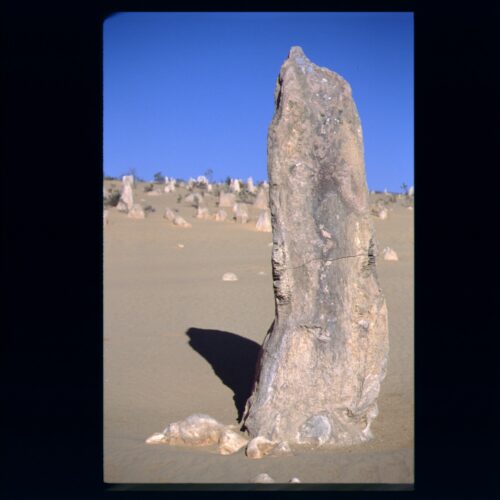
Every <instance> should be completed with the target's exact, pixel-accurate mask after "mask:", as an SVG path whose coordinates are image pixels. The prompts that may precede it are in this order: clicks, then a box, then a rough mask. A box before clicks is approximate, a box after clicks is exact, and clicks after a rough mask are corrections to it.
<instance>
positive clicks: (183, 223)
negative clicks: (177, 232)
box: [172, 215, 192, 228]
mask: <svg viewBox="0 0 500 500" xmlns="http://www.w3.org/2000/svg"><path fill="white" fill-rule="evenodd" d="M172 222H173V223H174V225H176V226H179V227H186V228H188V227H192V225H191V224H190V223H189V222H187V221H186V220H185V219H184V218H183V217H181V216H180V215H176V216H175V218H174V220H173V221H172Z"/></svg>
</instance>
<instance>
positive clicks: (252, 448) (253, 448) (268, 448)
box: [245, 436, 278, 459]
mask: <svg viewBox="0 0 500 500" xmlns="http://www.w3.org/2000/svg"><path fill="white" fill-rule="evenodd" d="M277 444H278V443H276V442H275V441H270V440H269V439H266V438H265V437H263V436H257V437H255V438H253V439H252V440H251V441H250V442H249V443H248V445H247V448H246V450H245V453H246V455H247V457H248V458H254V459H258V458H262V457H265V456H266V455H269V454H270V453H271V452H272V451H273V449H274V448H275V447H276V446H277Z"/></svg>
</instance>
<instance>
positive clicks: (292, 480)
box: [288, 477, 302, 483]
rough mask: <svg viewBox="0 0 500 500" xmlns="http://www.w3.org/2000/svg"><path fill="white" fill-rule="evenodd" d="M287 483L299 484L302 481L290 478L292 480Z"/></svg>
mask: <svg viewBox="0 0 500 500" xmlns="http://www.w3.org/2000/svg"><path fill="white" fill-rule="evenodd" d="M288 482H289V483H301V482H302V481H301V480H300V479H299V478H298V477H292V479H290V481H288Z"/></svg>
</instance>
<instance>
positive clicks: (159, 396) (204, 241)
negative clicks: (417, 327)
mask: <svg viewBox="0 0 500 500" xmlns="http://www.w3.org/2000/svg"><path fill="white" fill-rule="evenodd" d="M112 185H113V186H114V187H115V188H117V189H119V188H121V182H120V181H105V188H109V187H111V186H112ZM144 186H145V184H144V183H137V185H136V186H135V188H134V202H136V203H140V204H141V205H142V206H143V207H145V206H147V205H150V206H152V207H153V208H154V209H155V212H150V213H148V214H147V217H146V218H145V219H142V220H141V219H131V218H129V217H127V215H126V214H124V213H121V212H119V211H118V210H117V209H116V208H108V223H107V224H105V225H104V228H103V231H104V255H103V268H104V278H103V297H104V338H103V342H104V382H103V383H104V403H103V404H104V481H105V482H106V483H225V484H231V483H250V482H251V480H252V479H253V478H254V477H255V476H257V475H258V474H260V473H264V472H265V473H267V474H269V475H270V476H271V477H272V478H273V479H274V480H275V481H276V483H288V481H289V480H290V479H291V478H292V477H298V478H299V479H300V481H301V482H302V483H316V484H317V483H405V484H408V483H413V478H414V468H413V453H414V452H413V444H414V441H413V426H414V423H413V414H414V402H413V398H414V379H413V366H414V365H413V330H414V325H413V323H414V307H413V296H414V295H413V257H414V253H413V210H409V209H408V208H407V207H406V206H405V205H406V204H407V200H406V199H402V198H400V199H397V200H396V201H395V202H391V203H388V204H387V208H388V217H387V219H385V220H382V219H380V218H378V217H376V216H373V220H374V225H375V231H376V238H377V241H378V252H379V254H380V255H379V257H378V258H377V272H378V276H379V281H380V286H381V288H382V290H383V292H384V294H385V297H386V301H387V307H388V312H389V335H390V354H389V363H388V372H387V377H386V379H385V380H384V382H383V383H382V388H381V392H380V397H379V400H378V405H379V416H378V417H377V418H376V419H375V421H374V423H373V425H372V430H373V433H374V436H375V437H374V438H373V439H372V440H370V441H368V442H367V443H364V444H361V445H357V446H353V447H348V448H337V449H321V448H320V449H317V450H314V451H306V450H303V451H302V450H301V451H300V452H297V453H296V454H294V455H293V456H288V457H265V458H263V459H261V460H251V459H249V458H247V457H246V456H245V453H244V449H242V450H240V451H239V452H237V453H236V454H234V455H228V456H223V455H220V454H218V453H217V451H216V449H215V448H212V447H206V448H188V447H178V446H168V445H148V444H146V443H145V439H146V438H148V437H149V436H150V435H152V434H153V433H155V432H159V431H162V430H163V429H164V428H165V427H166V426H167V425H168V424H169V423H171V422H174V421H178V420H182V419H184V418H185V417H187V416H188V415H191V414H193V413H205V414H208V415H210V416H211V417H213V418H215V419H217V420H218V421H219V422H221V423H223V424H227V425H229V424H237V423H238V418H239V417H240V416H241V413H242V411H243V407H244V404H245V400H246V398H247V396H248V395H249V392H250V385H249V384H250V383H251V378H252V374H253V370H254V365H255V360H256V356H257V352H258V349H259V346H260V344H261V342H262V340H263V339H264V336H265V334H266V332H267V330H268V328H269V326H270V324H271V322H272V320H273V318H274V296H273V287H272V274H271V247H270V243H271V241H272V236H271V233H261V232H258V231H257V230H256V229H255V224H256V221H257V218H258V215H259V214H260V210H256V209H253V208H250V210H249V215H250V221H249V222H248V223H247V224H237V223H236V222H234V221H233V220H232V216H233V213H232V212H231V209H226V211H227V212H228V215H229V217H228V219H227V220H226V221H224V222H216V221H214V220H203V219H197V218H195V214H196V209H195V208H194V207H192V206H190V205H189V204H187V203H184V202H182V201H181V202H178V201H177V200H178V197H179V195H182V196H184V195H185V194H187V193H188V191H187V190H186V189H183V188H179V189H177V190H176V191H175V192H173V193H168V194H166V193H161V195H158V196H148V195H147V193H145V192H144ZM161 187H162V186H161ZM384 197H385V198H386V199H387V198H388V195H383V194H370V201H371V203H375V201H376V200H377V199H384ZM206 199H207V200H208V203H207V205H208V207H209V210H210V212H211V213H215V212H216V209H217V207H216V201H217V198H216V197H207V198H206ZM167 206H168V207H170V208H171V209H174V210H178V214H179V215H181V216H182V217H184V218H185V219H186V221H188V222H189V223H191V224H192V227H191V228H182V227H177V226H174V225H173V224H172V223H171V222H169V221H168V220H167V219H165V218H163V213H164V209H165V207H167ZM385 247H390V248H392V249H394V250H395V251H396V252H397V255H398V258H399V260H398V261H385V260H384V259H383V257H382V249H383V248H385ZM228 272H231V273H235V274H236V275H237V277H238V280H237V281H223V280H222V276H223V275H224V274H225V273H228Z"/></svg>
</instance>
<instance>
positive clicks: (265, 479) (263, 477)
mask: <svg viewBox="0 0 500 500" xmlns="http://www.w3.org/2000/svg"><path fill="white" fill-rule="evenodd" d="M274 482H275V481H274V479H273V478H272V477H271V476H270V475H269V474H266V473H265V472H263V473H262V474H259V475H257V476H255V477H254V478H253V479H252V483H274Z"/></svg>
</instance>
